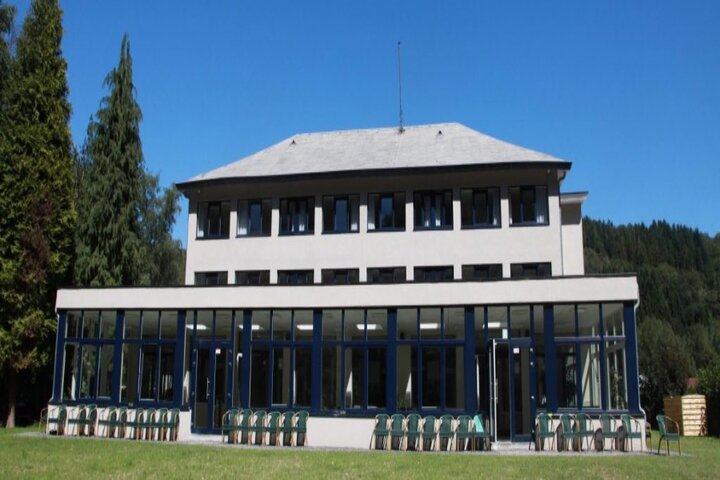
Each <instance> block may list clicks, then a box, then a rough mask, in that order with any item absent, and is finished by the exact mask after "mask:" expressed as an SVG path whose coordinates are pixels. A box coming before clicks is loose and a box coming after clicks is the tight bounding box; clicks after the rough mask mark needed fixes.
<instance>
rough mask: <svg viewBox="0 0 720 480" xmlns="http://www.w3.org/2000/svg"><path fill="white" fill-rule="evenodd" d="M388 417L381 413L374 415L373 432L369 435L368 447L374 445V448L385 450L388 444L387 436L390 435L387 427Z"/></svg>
mask: <svg viewBox="0 0 720 480" xmlns="http://www.w3.org/2000/svg"><path fill="white" fill-rule="evenodd" d="M389 420H390V417H389V416H388V415H387V414H385V413H381V414H379V415H375V427H374V428H373V433H372V435H371V436H370V449H372V448H373V445H374V446H375V450H386V449H387V446H388V441H387V439H388V437H389V436H390V430H389V429H388V421H389Z"/></svg>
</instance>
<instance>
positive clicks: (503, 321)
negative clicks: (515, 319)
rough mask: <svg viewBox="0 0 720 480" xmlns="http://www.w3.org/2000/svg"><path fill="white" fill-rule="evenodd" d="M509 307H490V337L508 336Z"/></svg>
mask: <svg viewBox="0 0 720 480" xmlns="http://www.w3.org/2000/svg"><path fill="white" fill-rule="evenodd" d="M507 315H508V309H507V307H488V325H487V326H488V338H508V320H507Z"/></svg>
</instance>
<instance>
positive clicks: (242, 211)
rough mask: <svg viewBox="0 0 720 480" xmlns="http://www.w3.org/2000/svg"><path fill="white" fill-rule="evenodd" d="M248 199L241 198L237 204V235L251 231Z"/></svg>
mask: <svg viewBox="0 0 720 480" xmlns="http://www.w3.org/2000/svg"><path fill="white" fill-rule="evenodd" d="M249 223H250V222H249V219H248V201H247V200H240V201H239V202H238V206H237V235H247V234H248V233H249V227H250V225H249Z"/></svg>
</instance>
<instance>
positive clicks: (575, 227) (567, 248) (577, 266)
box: [553, 202, 585, 275]
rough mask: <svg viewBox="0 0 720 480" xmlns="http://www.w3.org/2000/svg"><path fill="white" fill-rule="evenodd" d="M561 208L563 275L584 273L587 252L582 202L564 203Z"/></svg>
mask: <svg viewBox="0 0 720 480" xmlns="http://www.w3.org/2000/svg"><path fill="white" fill-rule="evenodd" d="M561 210H562V227H561V228H562V265H563V275H584V274H585V253H584V248H583V224H582V212H581V204H580V203H579V202H578V203H570V204H563V205H562V208H561ZM553 271H554V270H553Z"/></svg>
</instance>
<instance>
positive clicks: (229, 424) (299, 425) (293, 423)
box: [220, 409, 310, 446]
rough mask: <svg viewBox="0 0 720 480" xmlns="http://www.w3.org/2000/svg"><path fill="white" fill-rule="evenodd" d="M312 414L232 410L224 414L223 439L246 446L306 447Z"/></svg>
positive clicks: (305, 412)
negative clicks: (308, 424)
mask: <svg viewBox="0 0 720 480" xmlns="http://www.w3.org/2000/svg"><path fill="white" fill-rule="evenodd" d="M309 417H310V414H309V413H308V412H307V411H305V410H301V411H299V412H293V411H286V412H277V411H273V412H266V411H265V410H258V411H256V412H253V411H252V410H250V409H243V410H238V409H231V410H228V411H227V412H225V414H224V415H223V417H222V427H221V437H220V438H221V441H222V442H228V443H239V444H245V445H273V446H281V445H286V446H306V445H307V443H308V435H307V422H308V418H309Z"/></svg>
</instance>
